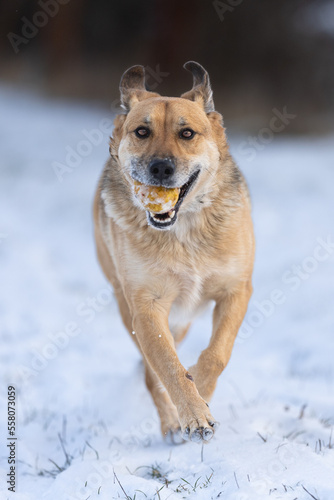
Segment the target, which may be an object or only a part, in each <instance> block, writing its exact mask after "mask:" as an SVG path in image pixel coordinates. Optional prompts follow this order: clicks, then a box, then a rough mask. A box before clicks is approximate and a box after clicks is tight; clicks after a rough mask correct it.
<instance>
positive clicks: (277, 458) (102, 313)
mask: <svg viewBox="0 0 334 500" xmlns="http://www.w3.org/2000/svg"><path fill="white" fill-rule="evenodd" d="M0 105H1V110H2V112H1V121H0V140H1V155H0V164H1V186H0V189H1V197H0V212H1V214H2V218H1V225H0V256H1V263H2V265H1V275H2V280H1V281H2V283H4V284H5V286H2V287H1V290H0V294H1V295H0V299H1V300H0V313H1V346H2V347H1V351H0V357H1V362H0V374H1V380H2V383H1V387H0V393H1V408H0V415H1V433H0V435H1V439H0V441H1V450H0V456H1V464H0V499H1V500H2V499H4V500H6V499H11V498H15V500H36V499H42V498H43V499H46V500H54V499H57V500H74V499H88V498H89V499H90V500H111V499H113V498H136V500H141V499H145V498H148V499H153V498H154V499H158V498H161V499H167V498H169V499H180V498H196V499H211V498H212V499H215V498H225V499H233V500H234V499H235V500H259V499H262V498H270V499H286V500H293V499H299V500H300V499H308V500H310V499H311V498H317V499H319V500H332V498H333V494H334V479H333V478H334V453H333V448H332V446H333V443H334V437H333V435H332V430H333V424H334V415H333V413H334V412H333V407H334V404H333V403H334V397H333V394H334V391H333V379H334V369H333V347H334V335H333V333H334V332H333V298H334V297H333V278H334V273H333V260H334V259H333V255H334V250H333V246H331V244H330V242H331V241H334V234H333V232H334V226H333V213H334V196H333V184H334V147H333V145H334V141H333V137H323V138H309V137H308V138H294V139H291V138H284V137H283V136H281V135H280V134H276V135H275V136H274V137H273V138H272V140H271V142H270V143H269V144H266V145H265V146H264V145H262V146H261V148H259V150H257V151H256V154H255V159H254V160H253V161H249V157H245V156H243V153H242V149H241V148H240V147H239V146H240V143H241V142H242V141H243V140H244V138H243V137H237V136H234V137H231V138H230V139H231V148H232V152H233V153H234V154H235V157H236V159H237V160H238V162H239V164H240V166H241V168H242V170H243V171H244V173H245V176H246V178H247V180H248V182H249V185H250V190H251V194H252V199H253V217H254V222H255V232H256V241H257V253H256V265H255V271H254V295H253V298H252V302H251V305H250V307H249V311H248V314H247V317H246V319H245V322H244V325H243V328H242V329H241V331H240V334H239V337H238V339H237V342H236V344H235V348H234V351H233V355H232V359H231V361H230V364H229V366H228V367H227V369H226V370H225V372H224V373H223V375H222V376H221V378H220V380H219V383H218V386H217V390H216V393H215V396H214V398H213V400H212V403H211V411H212V414H213V415H214V416H215V418H216V419H217V420H219V421H220V424H221V425H220V428H219V430H218V432H217V433H216V435H215V436H214V438H213V440H212V442H211V443H210V444H208V445H205V446H204V447H203V448H202V446H201V445H198V444H195V443H187V444H184V445H181V446H176V447H172V446H169V445H167V444H165V443H164V442H163V440H162V438H161V435H160V430H159V423H158V417H157V413H156V410H155V408H154V406H153V403H152V401H151V398H150V395H149V394H148V392H147V390H146V388H145V384H144V379H143V373H142V367H141V364H140V357H139V354H138V352H137V351H136V348H135V345H134V343H133V342H132V339H131V338H130V336H129V335H128V334H127V333H126V332H125V329H124V327H123V326H122V323H121V320H120V317H119V314H118V311H117V306H116V304H115V301H114V298H113V296H112V293H111V290H110V287H109V286H108V284H107V283H106V281H105V278H104V276H103V275H102V272H101V270H100V268H99V266H98V263H97V260H96V256H95V248H94V241H93V234H92V215H91V208H92V207H91V206H92V198H93V194H94V189H95V185H96V183H97V180H98V177H99V174H100V172H101V170H102V167H103V163H104V161H105V160H106V159H107V156H108V145H107V142H108V133H110V131H109V129H108V127H109V128H110V123H111V122H110V118H111V115H110V113H109V112H108V110H103V109H101V108H98V107H97V106H95V107H88V106H86V105H84V104H73V103H69V102H66V101H55V100H49V99H45V98H44V99H42V98H40V97H38V96H34V95H29V94H27V95H25V94H23V93H19V92H18V91H16V90H13V89H9V88H8V87H7V88H6V87H3V86H2V87H0ZM87 137H89V138H90V139H87ZM83 141H86V142H83ZM87 141H88V142H87ZM78 151H79V153H78ZM253 156H254V155H252V157H253ZM66 157H67V163H66ZM54 162H58V163H57V164H56V167H55V163H54ZM328 238H329V240H328ZM319 241H320V246H319ZM326 242H327V243H326ZM328 242H329V243H328ZM296 266H297V267H296ZM298 266H299V267H298ZM210 329H211V318H210V312H208V313H206V314H204V315H203V316H201V317H200V318H199V319H198V320H197V321H196V323H195V324H194V325H193V327H192V329H191V331H190V333H189V335H188V337H187V339H186V340H185V342H184V343H183V344H182V346H181V348H180V353H179V354H180V358H181V361H182V362H183V363H184V364H185V366H190V365H191V364H192V363H193V362H194V361H195V359H196V356H198V354H199V352H200V351H201V349H203V348H204V347H205V345H206V344H207V342H208V339H209V336H210ZM8 385H14V386H15V387H16V391H17V415H18V420H17V435H18V438H19V439H18V443H17V457H18V460H19V463H18V464H17V472H18V479H17V491H16V493H11V492H8V490H7V485H6V474H7V473H8V464H7V456H8V451H7V449H6V442H7V441H6V436H7V430H6V425H7V424H6V406H7V405H6V395H7V386H8ZM126 495H127V496H126Z"/></svg>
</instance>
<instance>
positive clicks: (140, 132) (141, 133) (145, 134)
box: [135, 127, 151, 139]
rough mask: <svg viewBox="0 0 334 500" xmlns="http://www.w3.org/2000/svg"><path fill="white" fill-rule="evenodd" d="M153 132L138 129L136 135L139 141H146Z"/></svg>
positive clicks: (142, 128)
mask: <svg viewBox="0 0 334 500" xmlns="http://www.w3.org/2000/svg"><path fill="white" fill-rule="evenodd" d="M150 133H151V131H150V130H149V129H148V128H146V127H138V128H136V130H135V134H136V136H137V137H139V139H146V137H148V136H149V135H150Z"/></svg>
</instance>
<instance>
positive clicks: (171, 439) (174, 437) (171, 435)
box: [164, 426, 185, 445]
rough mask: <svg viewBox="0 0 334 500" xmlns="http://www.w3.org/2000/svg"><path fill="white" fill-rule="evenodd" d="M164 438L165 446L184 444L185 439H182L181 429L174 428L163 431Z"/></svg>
mask: <svg viewBox="0 0 334 500" xmlns="http://www.w3.org/2000/svg"><path fill="white" fill-rule="evenodd" d="M164 438H165V441H166V443H167V444H171V445H175V444H183V443H185V439H184V438H183V433H182V431H181V427H180V426H179V427H175V428H173V429H168V431H165V433H164Z"/></svg>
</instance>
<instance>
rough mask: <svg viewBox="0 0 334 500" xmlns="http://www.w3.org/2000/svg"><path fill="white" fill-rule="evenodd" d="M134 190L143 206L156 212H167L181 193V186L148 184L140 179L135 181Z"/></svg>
mask: <svg viewBox="0 0 334 500" xmlns="http://www.w3.org/2000/svg"><path fill="white" fill-rule="evenodd" d="M133 191H134V193H135V196H136V198H137V199H138V200H139V201H140V203H141V204H142V205H143V207H144V208H145V209H146V210H149V211H150V212H153V213H155V214H161V213H166V212H169V211H170V210H172V209H173V208H174V207H175V205H176V203H177V200H178V199H179V194H180V188H165V187H162V186H146V185H145V184H142V183H141V182H138V181H134V183H133Z"/></svg>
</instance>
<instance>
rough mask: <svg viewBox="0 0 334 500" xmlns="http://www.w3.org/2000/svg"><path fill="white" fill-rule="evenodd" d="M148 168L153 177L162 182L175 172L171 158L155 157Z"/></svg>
mask: <svg viewBox="0 0 334 500" xmlns="http://www.w3.org/2000/svg"><path fill="white" fill-rule="evenodd" d="M148 170H149V173H150V174H151V176H152V178H153V179H154V180H155V181H159V182H160V184H161V183H162V182H163V181H166V180H167V179H169V178H170V177H171V176H172V175H173V174H174V172H175V165H174V163H173V161H172V160H170V159H165V160H159V159H155V160H152V161H151V162H150V164H149V166H148Z"/></svg>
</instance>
